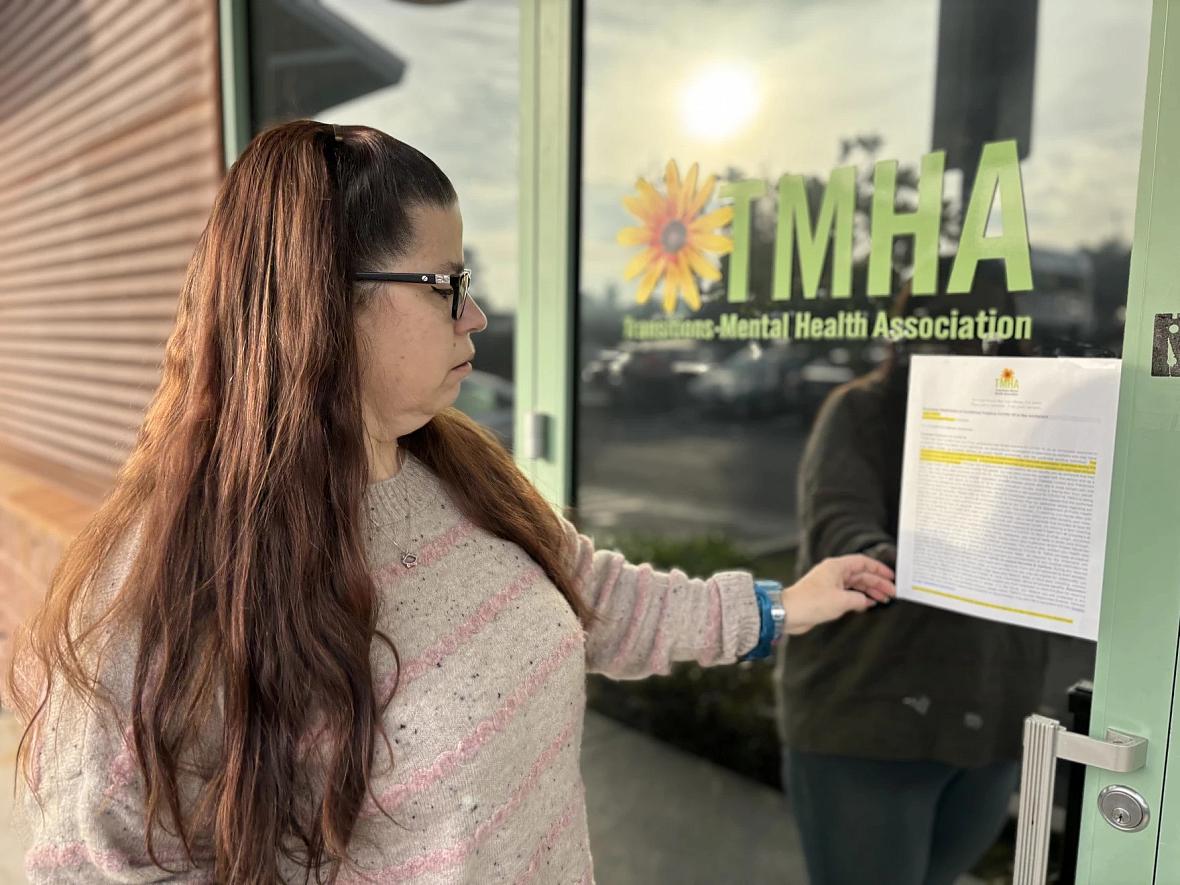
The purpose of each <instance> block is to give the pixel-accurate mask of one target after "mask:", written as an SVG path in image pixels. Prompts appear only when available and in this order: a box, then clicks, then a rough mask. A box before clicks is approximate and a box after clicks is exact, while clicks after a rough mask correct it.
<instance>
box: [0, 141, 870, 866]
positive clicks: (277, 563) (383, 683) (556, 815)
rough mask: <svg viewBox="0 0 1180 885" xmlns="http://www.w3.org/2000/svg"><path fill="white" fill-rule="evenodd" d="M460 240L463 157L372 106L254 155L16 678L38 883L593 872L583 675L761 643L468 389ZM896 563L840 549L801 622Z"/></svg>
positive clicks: (205, 238)
mask: <svg viewBox="0 0 1180 885" xmlns="http://www.w3.org/2000/svg"><path fill="white" fill-rule="evenodd" d="M462 258H463V238H462V218H461V216H460V213H459V207H458V202H457V198H456V195H455V192H454V190H453V188H452V186H451V184H450V182H449V181H448V180H447V178H446V177H445V176H444V175H443V173H442V172H441V171H440V170H439V169H438V167H437V166H436V165H435V164H434V163H433V162H432V161H431V160H429V159H428V158H427V157H425V156H423V155H422V154H421V153H419V152H418V151H416V150H414V149H413V148H411V147H409V146H408V145H405V144H402V143H401V142H398V141H396V140H395V139H393V138H390V137H389V136H387V135H384V134H382V133H380V132H378V131H376V130H373V129H368V128H364V127H334V126H328V125H324V124H320V123H315V122H310V121H298V122H294V123H289V124H286V125H282V126H278V127H276V128H273V129H271V130H269V131H267V132H264V133H262V134H261V135H259V136H258V137H257V138H256V139H255V140H254V141H253V143H252V144H251V145H250V146H249V147H248V148H247V149H246V151H245V152H244V153H243V155H242V157H241V158H240V159H239V160H238V162H237V163H235V164H234V166H233V168H232V169H231V170H230V172H229V174H228V175H227V177H226V180H225V183H224V184H223V186H222V188H221V191H220V193H219V194H218V196H217V198H216V201H215V203H214V206H213V210H212V215H211V217H210V219H209V223H208V225H207V227H206V229H205V231H204V233H203V234H202V236H201V239H200V241H199V243H198V245H197V249H196V252H195V255H194V257H193V260H192V262H191V265H190V268H189V272H188V276H187V279H186V282H185V285H184V289H183V292H182V296H181V301H180V308H179V314H178V320H177V327H176V330H175V333H174V334H173V336H172V338H171V339H170V341H169V343H168V347H167V353H166V358H165V362H164V370H163V378H162V381H161V384H160V388H159V391H158V392H157V394H156V397H155V399H154V401H153V403H152V404H151V406H150V407H149V411H148V414H147V416H146V420H145V421H144V423H143V427H142V429H141V431H140V436H139V440H138V443H137V445H136V448H135V450H134V452H133V453H132V455H131V456H130V458H129V459H128V461H127V463H126V465H125V466H124V468H123V469H122V471H121V472H120V474H119V477H118V479H117V482H116V484H115V488H114V490H113V492H112V493H111V495H110V496H109V498H108V499H107V501H106V502H105V503H104V505H103V507H102V508H101V510H100V511H99V513H98V514H97V515H96V517H95V518H94V520H93V521H92V523H91V524H90V525H89V526H88V527H87V529H86V530H85V531H84V532H83V533H82V534H81V535H80V536H79V538H78V539H77V540H76V542H75V543H74V544H73V546H72V547H71V549H70V550H69V551H68V553H67V554H66V556H65V557H64V559H63V562H62V564H61V565H60V566H59V568H58V571H57V572H56V573H55V576H54V580H53V582H52V588H51V590H50V592H49V595H48V597H47V599H46V602H45V604H44V607H43V608H42V610H41V611H40V612H39V614H38V615H37V617H36V618H35V620H34V621H33V623H32V624H31V626H30V629H29V631H28V633H27V636H26V637H25V642H24V645H23V647H22V651H21V652H20V654H19V660H18V670H16V671H14V673H13V674H12V676H11V677H10V688H11V689H12V690H13V692H14V693H15V695H16V697H17V699H18V701H19V702H20V710H21V711H22V712H23V713H24V714H25V715H26V716H27V717H31V723H30V731H29V733H28V737H29V738H30V742H28V743H27V744H25V746H24V748H23V753H22V764H23V766H24V770H25V773H26V777H27V780H28V786H29V787H30V790H29V791H28V794H29V798H28V800H27V801H26V808H27V811H28V817H29V821H30V824H31V826H32V828H33V836H34V842H33V847H32V849H31V851H30V852H29V855H28V857H27V860H26V867H27V869H28V872H29V876H30V878H31V880H32V881H34V882H47V881H53V882H75V881H76V882H93V881H98V880H109V881H119V882H149V881H150V882H159V881H164V880H171V881H208V880H213V881H216V882H220V883H264V882H265V883H272V882H275V881H284V882H295V881H304V880H305V878H306V877H307V875H308V873H309V872H310V874H311V875H312V876H314V877H315V878H316V879H318V880H324V881H327V880H335V881H339V882H354V881H365V880H366V877H369V878H372V879H375V880H376V881H380V882H396V881H414V882H478V883H481V885H482V883H489V882H499V881H530V880H531V881H534V882H538V883H550V882H589V881H592V878H593V876H592V872H591V866H590V853H589V848H588V845H587V835H586V822H585V809H584V805H583V801H582V795H581V780H580V776H579V772H578V755H579V744H580V738H581V729H582V716H583V712H584V710H583V707H584V697H585V696H584V676H585V672H586V671H587V670H594V671H598V672H603V673H606V674H609V675H612V676H614V677H616V678H638V677H642V676H645V675H647V674H649V673H656V672H666V671H667V669H668V667H669V665H670V663H671V662H672V661H676V660H684V659H694V658H695V659H697V660H700V661H702V662H705V663H718V664H719V663H728V662H732V661H734V660H737V659H738V658H739V657H742V656H745V655H747V654H748V653H750V652H751V650H752V649H753V648H754V646H755V644H756V643H758V644H759V645H763V646H764V645H765V644H766V643H765V642H764V641H763V640H764V639H765V637H766V635H767V633H766V631H765V630H763V623H764V617H763V614H762V609H760V607H759V605H758V596H757V594H756V592H755V589H754V587H753V582H752V580H751V578H750V576H749V575H746V574H743V573H739V572H726V573H721V574H718V575H714V576H713V577H712V578H710V579H709V580H707V581H705V580H690V579H688V578H687V577H686V576H685V575H684V574H683V573H680V572H677V571H673V572H671V573H670V574H663V573H658V572H656V571H654V570H653V569H652V568H651V567H650V566H647V565H641V566H634V565H631V564H629V563H627V562H625V561H624V559H623V558H622V557H621V556H620V555H618V554H617V553H612V552H608V551H595V550H594V548H593V545H592V542H591V540H590V539H589V538H586V537H584V536H580V535H579V534H578V533H577V531H576V530H575V529H574V528H573V526H571V525H570V524H569V523H568V522H566V521H565V520H563V519H562V518H560V517H559V516H558V515H557V514H556V513H554V512H553V510H552V509H551V508H550V507H549V505H548V504H547V503H546V502H545V501H544V499H543V498H542V497H541V496H540V495H539V494H538V493H537V492H536V490H535V489H534V488H533V487H532V486H531V485H530V484H529V482H528V481H527V480H526V479H525V478H524V476H523V475H522V474H521V473H520V472H519V470H518V469H517V468H516V467H515V465H514V463H513V461H512V459H511V457H510V456H509V455H508V454H507V453H506V452H505V451H504V450H503V449H502V448H501V447H499V446H498V445H497V444H496V443H495V442H494V441H493V440H492V438H491V437H490V436H489V435H488V434H486V433H485V432H484V431H482V430H481V429H480V428H479V427H478V426H477V425H475V424H474V423H472V422H471V421H469V420H468V419H466V418H465V417H464V416H463V415H461V414H459V413H457V412H455V411H454V410H451V409H449V408H448V407H449V406H450V405H451V403H452V402H453V401H454V399H455V396H456V394H457V392H458V390H459V386H460V384H461V383H462V380H463V377H464V375H465V374H466V373H467V372H469V371H470V369H471V359H472V358H473V356H474V353H475V348H474V346H473V344H472V336H473V335H474V334H476V333H478V332H479V331H480V330H482V329H483V328H484V327H485V324H486V318H485V316H484V314H483V313H482V312H481V311H480V309H479V307H478V306H477V305H476V304H475V302H474V301H472V300H471V299H470V298H468V297H467V293H466V285H467V275H466V272H465V271H463V269H462V264H461V261H462ZM399 274H401V275H403V276H398V275H399ZM366 275H367V276H366ZM96 563H102V564H103V565H102V566H101V567H99V568H95V564H96ZM891 577H892V573H891V572H890V571H889V569H888V568H886V567H884V566H881V565H878V564H876V563H874V562H872V561H871V560H869V559H868V558H867V557H846V558H842V559H839V560H835V561H831V562H827V563H824V564H822V565H821V566H819V567H818V568H817V569H816V570H814V571H813V572H812V573H811V574H809V575H808V576H807V577H805V578H804V579H803V580H802V581H800V582H799V583H798V584H796V585H795V586H793V587H791V588H789V590H788V591H787V592H786V593H785V596H784V606H785V608H786V618H787V622H788V624H789V627H790V629H791V630H792V631H793V632H803V631H805V630H807V629H808V628H809V627H811V626H812V625H813V624H816V623H819V622H821V621H826V620H830V619H832V618H836V617H839V616H840V615H842V614H844V613H846V612H850V611H860V610H863V609H865V608H867V607H869V606H871V605H872V604H874V601H876V600H884V599H887V598H888V597H889V595H890V594H891V593H892V590H893V588H892V585H891V583H890V578H891ZM760 637H762V638H761V639H760ZM766 651H768V649H766V648H763V649H762V652H766ZM43 698H46V699H47V702H46V703H42V699H43ZM38 805H40V808H39V807H38Z"/></svg>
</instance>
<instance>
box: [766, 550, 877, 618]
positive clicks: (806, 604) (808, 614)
mask: <svg viewBox="0 0 1180 885" xmlns="http://www.w3.org/2000/svg"><path fill="white" fill-rule="evenodd" d="M896 593H897V588H895V587H894V586H893V569H891V568H890V567H889V566H887V565H885V564H883V563H880V562H878V561H877V560H875V559H870V558H869V557H868V556H861V555H860V554H856V555H853V556H837V557H835V558H834V559H825V560H824V561H823V562H821V563H820V564H819V565H817V566H816V567H815V568H813V569H812V570H811V571H809V572H808V573H807V574H806V575H804V576H803V577H802V578H800V579H799V581H798V583H795V584H792V585H791V586H790V587H788V588H787V589H786V590H784V591H783V607H784V608H785V609H786V610H787V633H789V634H792V635H798V634H800V633H806V632H807V631H808V630H810V629H811V628H812V627H814V626H816V625H817V624H826V623H827V622H828V621H834V620H836V619H837V618H841V617H843V616H844V615H846V614H848V613H849V612H863V611H865V610H866V609H870V608H872V607H873V606H874V605H876V604H877V603H878V602H888V601H889V600H890V599H892V598H893V597H894V595H895V594H896Z"/></svg>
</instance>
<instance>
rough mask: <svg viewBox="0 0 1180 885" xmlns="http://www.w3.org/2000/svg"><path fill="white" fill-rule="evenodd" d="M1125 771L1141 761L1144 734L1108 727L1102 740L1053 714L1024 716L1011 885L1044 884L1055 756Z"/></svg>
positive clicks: (1136, 767)
mask: <svg viewBox="0 0 1180 885" xmlns="http://www.w3.org/2000/svg"><path fill="white" fill-rule="evenodd" d="M1058 759H1065V760H1067V761H1069V762H1080V763H1081V764H1082V765H1088V766H1090V767H1092V768H1101V769H1103V770H1105V771H1114V772H1120V773H1126V772H1129V771H1138V770H1139V769H1140V768H1142V767H1143V766H1144V765H1146V764H1147V738H1144V737H1139V736H1138V735H1133V734H1125V733H1123V732H1121V731H1115V730H1114V729H1113V728H1108V729H1107V730H1106V739H1105V740H1098V739H1096V738H1092V737H1087V736H1085V735H1082V734H1075V733H1074V732H1072V731H1070V730H1069V729H1067V728H1066V727H1065V726H1064V725H1062V724H1061V723H1060V722H1058V721H1057V720H1056V719H1049V718H1048V717H1046V716H1038V715H1035V714H1034V715H1032V716H1029V717H1028V718H1027V719H1025V720H1024V757H1023V762H1022V764H1021V769H1020V813H1019V814H1020V816H1019V817H1018V818H1017V820H1016V865H1015V868H1014V870H1013V878H1012V885H1044V883H1045V876H1046V875H1047V873H1048V869H1049V832H1050V829H1051V827H1050V824H1051V820H1052V816H1053V786H1054V784H1055V783H1056V780H1057V760H1058Z"/></svg>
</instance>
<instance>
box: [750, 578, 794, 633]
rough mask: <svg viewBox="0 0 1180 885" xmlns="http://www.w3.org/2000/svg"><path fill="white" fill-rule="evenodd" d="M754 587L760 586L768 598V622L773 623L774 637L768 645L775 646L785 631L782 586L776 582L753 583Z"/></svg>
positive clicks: (785, 613)
mask: <svg viewBox="0 0 1180 885" xmlns="http://www.w3.org/2000/svg"><path fill="white" fill-rule="evenodd" d="M754 583H755V586H758V585H761V586H762V588H763V589H764V590H765V591H766V595H767V596H768V597H769V598H770V620H771V621H772V622H773V623H774V636H773V637H772V638H771V640H770V644H771V645H774V644H776V643H777V642H778V641H779V640H780V639H782V638H783V633H785V632H786V630H787V609H786V606H784V605H783V585H782V584H780V583H779V582H778V581H755V582H754Z"/></svg>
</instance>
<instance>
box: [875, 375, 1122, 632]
mask: <svg viewBox="0 0 1180 885" xmlns="http://www.w3.org/2000/svg"><path fill="white" fill-rule="evenodd" d="M1118 394H1119V361H1118V360H1116V359H1068V358H1052V357H1044V358H1042V357H1036V358H1016V359H1009V358H1006V357H984V356H979V357H970V356H968V357H964V356H957V357H952V356H915V357H913V361H912V364H911V370H910V392H909V400H908V405H907V414H906V438H905V456H904V464H903V478H902V493H901V512H900V518H899V530H898V569H897V572H898V573H897V588H898V596H899V597H900V598H903V599H910V600H913V601H915V602H921V603H925V604H927V605H933V606H937V607H939V608H945V609H950V610H951V611H956V612H960V613H962V614H966V615H973V616H975V617H980V618H988V619H991V620H996V621H1004V622H1006V623H1010V624H1018V625H1020V626H1023V627H1033V628H1036V629H1039V630H1049V631H1052V632H1055V633H1062V634H1065V635H1067V636H1078V637H1082V638H1085V639H1092V640H1094V639H1097V638H1098V609H1099V603H1100V601H1101V593H1102V569H1103V560H1104V557H1105V551H1106V523H1107V513H1108V511H1109V509H1110V482H1111V462H1112V459H1113V455H1114V433H1115V418H1116V412H1117V408H1118Z"/></svg>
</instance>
